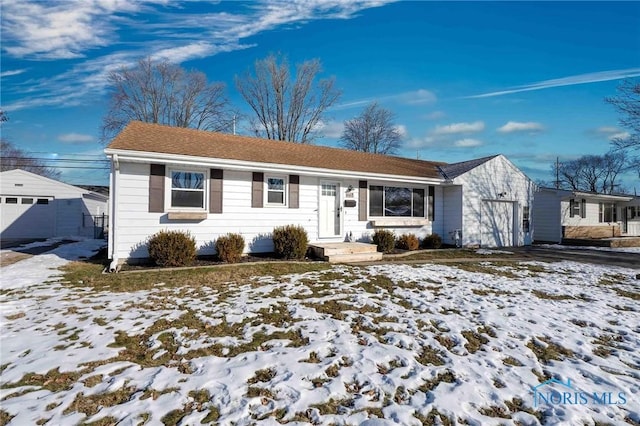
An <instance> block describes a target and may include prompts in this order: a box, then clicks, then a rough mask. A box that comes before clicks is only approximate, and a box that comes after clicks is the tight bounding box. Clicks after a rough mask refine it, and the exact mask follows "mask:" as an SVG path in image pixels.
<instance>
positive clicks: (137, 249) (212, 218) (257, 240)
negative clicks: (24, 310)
mask: <svg viewBox="0 0 640 426" xmlns="http://www.w3.org/2000/svg"><path fill="white" fill-rule="evenodd" d="M252 175H253V172H252V171H239V170H227V169H225V170H224V179H223V182H222V185H223V201H222V202H223V210H222V211H223V212H222V213H221V214H215V215H208V216H207V218H206V219H204V220H201V221H197V222H191V221H189V222H187V221H179V220H168V219H167V214H166V213H149V212H148V196H149V164H143V163H128V162H123V161H121V162H120V175H119V177H118V179H119V195H118V196H119V200H118V206H119V212H118V214H117V225H116V226H117V229H118V237H117V242H116V244H117V254H118V257H119V258H120V259H127V258H144V257H147V256H148V253H147V250H146V243H145V242H146V240H147V238H148V237H149V236H150V235H153V234H154V233H156V232H158V231H160V230H163V229H170V230H183V231H189V232H190V233H191V234H192V235H193V236H194V237H195V239H196V245H197V247H198V251H199V254H203V255H204V254H213V253H214V249H213V244H212V242H213V241H215V239H216V238H217V237H218V236H221V235H224V234H227V233H229V232H236V233H241V234H242V235H243V236H244V238H245V241H246V245H245V251H246V252H256V253H258V252H269V251H272V250H273V243H272V241H271V233H272V232H273V228H275V227H276V226H284V225H289V224H294V225H301V226H303V227H304V228H305V229H306V230H307V233H308V235H309V240H310V241H311V242H314V241H318V240H319V238H318V213H319V212H318V207H319V204H318V203H319V194H320V190H319V188H320V183H321V181H336V182H339V184H340V186H339V188H340V189H339V192H340V193H339V196H340V203H341V206H342V207H343V208H342V211H341V213H340V214H341V221H342V222H341V223H342V234H341V235H338V236H336V237H335V239H334V240H335V241H336V242H337V241H344V239H345V236H346V234H347V233H349V232H351V233H352V235H353V237H354V240H356V241H370V237H371V234H372V233H373V231H374V229H373V228H372V227H371V225H370V222H369V220H365V221H360V220H359V219H358V206H357V205H356V206H355V207H344V199H345V194H344V193H345V191H347V189H348V188H349V185H351V186H352V188H353V190H352V191H353V199H355V200H358V191H359V189H358V180H357V179H338V180H336V179H335V178H333V177H332V176H326V177H317V176H305V175H300V184H299V208H296V209H290V208H288V206H286V205H281V206H269V208H263V209H254V208H251V194H252ZM269 176H276V177H277V176H280V177H285V178H286V177H287V176H288V175H284V174H269V173H265V176H264V178H265V180H266V179H267V178H268V177H269ZM287 183H288V179H287ZM371 184H374V185H388V186H392V185H393V184H392V183H390V182H384V181H376V182H373V181H372V182H371ZM264 189H265V192H266V186H265V188H264ZM424 189H425V194H426V193H427V192H426V191H427V186H426V185H425V186H424ZM435 189H436V206H435V208H436V211H437V212H436V218H438V217H442V216H443V214H442V210H441V209H442V201H441V192H440V188H438V187H436V188H435ZM287 190H288V188H287ZM287 195H288V194H287V193H286V191H285V197H287ZM264 196H265V197H266V195H264ZM265 207H266V204H265ZM438 209H440V211H439V212H438ZM436 222H437V219H436ZM440 228H441V225H439V228H438V229H437V230H436V232H441V229H440ZM388 229H392V230H393V231H394V232H395V233H396V234H398V235H399V234H403V233H408V232H411V233H415V234H416V235H418V236H419V237H420V238H424V237H425V236H426V235H428V234H430V233H431V232H432V230H433V229H434V228H433V227H432V224H429V225H420V226H414V227H392V228H388Z"/></svg>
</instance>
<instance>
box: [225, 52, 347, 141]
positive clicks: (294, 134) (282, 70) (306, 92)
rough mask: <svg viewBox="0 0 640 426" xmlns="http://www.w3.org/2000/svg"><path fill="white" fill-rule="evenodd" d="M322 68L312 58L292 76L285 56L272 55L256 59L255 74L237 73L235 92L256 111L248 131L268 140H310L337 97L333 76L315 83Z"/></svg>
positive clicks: (299, 65) (318, 62) (248, 71)
mask: <svg viewBox="0 0 640 426" xmlns="http://www.w3.org/2000/svg"><path fill="white" fill-rule="evenodd" d="M321 70H322V67H321V64H320V61H319V60H318V59H312V60H307V61H304V62H303V63H301V64H298V65H297V66H296V74H295V76H291V74H290V71H289V62H288V61H287V59H286V58H284V57H282V56H280V55H277V56H276V55H273V54H271V55H269V56H267V57H266V58H265V59H260V60H257V61H256V62H255V69H254V72H255V73H254V74H252V73H251V70H247V72H246V73H245V74H244V75H243V76H242V77H240V76H237V75H236V77H235V82H236V87H237V89H238V92H240V95H242V97H243V98H244V100H245V101H246V102H247V103H248V104H249V106H250V107H251V109H252V110H253V112H254V113H255V117H254V118H250V119H249V122H250V125H251V127H252V129H251V130H252V131H253V132H255V134H256V135H257V136H262V137H266V138H268V139H274V140H280V141H288V142H300V143H310V142H313V140H314V138H315V136H316V130H317V127H318V123H319V122H320V120H321V119H322V116H323V114H324V113H325V111H326V110H327V109H328V108H329V107H330V106H331V105H333V104H334V103H335V102H336V101H337V100H338V98H339V97H340V91H339V90H338V89H336V88H335V80H334V79H333V78H329V79H320V80H318V82H317V84H315V80H316V77H317V76H318V74H319V73H320V71H321Z"/></svg>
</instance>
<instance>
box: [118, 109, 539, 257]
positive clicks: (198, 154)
mask: <svg viewBox="0 0 640 426" xmlns="http://www.w3.org/2000/svg"><path fill="white" fill-rule="evenodd" d="M105 153H106V154H107V156H108V157H109V158H110V159H111V164H112V166H111V169H112V170H111V185H110V186H111V191H110V197H111V206H112V208H111V214H110V215H109V217H110V229H111V230H112V233H111V235H112V238H110V240H109V255H110V256H111V258H112V259H116V260H120V261H123V260H126V259H128V258H144V257H147V255H148V253H147V250H146V241H147V239H148V238H149V236H151V235H153V234H154V233H156V232H158V231H160V230H163V229H171V230H185V231H189V232H190V233H191V234H192V235H193V236H195V238H196V241H197V244H198V246H199V252H200V253H201V254H213V253H214V248H213V242H214V241H215V239H217V238H218V237H219V236H221V235H224V234H226V233H229V232H239V233H241V234H242V235H243V236H244V237H245V241H247V246H246V248H245V250H246V251H247V252H269V251H271V250H272V249H273V245H272V241H271V238H270V234H271V232H272V230H273V228H274V227H276V226H281V225H287V224H297V225H301V226H303V227H304V228H305V229H306V230H307V232H308V235H309V238H310V240H311V241H312V242H320V241H326V242H330V241H335V242H339V241H345V240H347V239H349V238H350V237H351V238H353V240H355V241H369V240H370V236H371V234H372V233H373V232H374V230H375V229H377V228H386V229H391V230H393V231H394V232H395V233H396V234H402V233H414V234H416V235H418V236H419V237H420V238H423V237H425V236H426V235H429V234H431V233H437V234H439V235H441V236H442V237H443V239H445V240H446V242H449V243H453V242H454V240H453V238H450V235H452V234H453V231H454V230H456V229H461V230H462V238H463V241H464V243H465V244H470V245H486V246H505V245H521V244H524V242H525V238H524V234H525V231H524V230H523V229H522V226H521V223H522V221H523V214H524V212H525V211H527V207H528V206H529V205H530V201H531V197H532V188H533V184H532V183H531V181H530V180H529V179H528V178H527V177H526V176H525V175H524V174H522V172H520V171H519V170H518V169H517V168H515V166H513V164H511V163H510V162H509V161H508V160H507V159H506V158H504V157H503V156H501V155H500V156H495V157H489V158H486V159H482V160H478V163H477V164H476V165H475V167H470V168H468V170H467V172H466V173H461V174H459V175H456V176H449V177H446V176H445V175H444V174H443V171H445V170H447V168H448V167H454V166H455V165H446V164H445V163H437V162H430V161H421V160H412V159H408V158H399V157H391V156H386V155H379V154H369V153H362V152H355V151H349V150H344V149H337V148H329V147H322V146H313V145H306V144H295V143H288V142H280V141H273V140H266V139H257V138H249V137H244V136H235V135H229V134H222V133H213V132H205V131H199V130H194V129H184V128H173V127H167V126H161V125H157V124H149V123H142V122H136V121H134V122H131V123H130V124H129V125H128V126H127V127H126V128H125V129H124V130H123V131H122V132H121V133H120V134H119V135H118V136H117V137H116V138H115V139H114V140H113V141H112V143H111V144H110V145H109V146H108V147H107V149H106V150H105ZM461 164H462V163H461ZM483 175H484V178H483V179H479V177H481V176H483ZM498 183H502V184H498ZM445 191H446V192H447V196H446V197H445V196H444V193H445ZM456 191H459V192H460V194H461V195H460V197H457V198H456V197H455V196H454V193H456ZM447 203H449V204H447ZM478 203H479V204H478ZM463 205H464V210H463V207H462V206H463ZM476 207H477V208H486V209H487V210H486V211H485V212H484V213H482V212H481V211H480V210H478V212H477V215H475V216H474V211H473V209H474V208H476ZM463 211H464V216H463ZM492 215H493V219H492V220H489V219H488V218H489V217H490V216H492ZM483 218H484V219H485V220H484V221H483ZM479 224H481V225H482V226H483V227H484V228H483V229H484V231H483V235H479V234H478V232H477V231H478V229H479ZM483 238H484V239H483Z"/></svg>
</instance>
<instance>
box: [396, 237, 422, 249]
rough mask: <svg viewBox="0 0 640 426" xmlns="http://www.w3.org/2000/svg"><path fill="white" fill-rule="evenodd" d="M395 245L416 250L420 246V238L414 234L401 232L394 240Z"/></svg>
mask: <svg viewBox="0 0 640 426" xmlns="http://www.w3.org/2000/svg"><path fill="white" fill-rule="evenodd" d="M396 247H397V248H399V249H401V250H418V248H419V247H420V240H418V237H416V235H415V234H403V235H400V237H398V241H396Z"/></svg>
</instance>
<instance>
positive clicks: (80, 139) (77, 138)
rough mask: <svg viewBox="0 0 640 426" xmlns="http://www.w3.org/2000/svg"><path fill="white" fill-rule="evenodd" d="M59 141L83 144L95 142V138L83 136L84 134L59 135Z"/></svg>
mask: <svg viewBox="0 0 640 426" xmlns="http://www.w3.org/2000/svg"><path fill="white" fill-rule="evenodd" d="M58 140H59V141H60V142H64V143H69V144H83V143H87V142H93V141H95V138H94V137H93V136H91V135H83V134H82V133H65V134H62V135H59V136H58Z"/></svg>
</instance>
